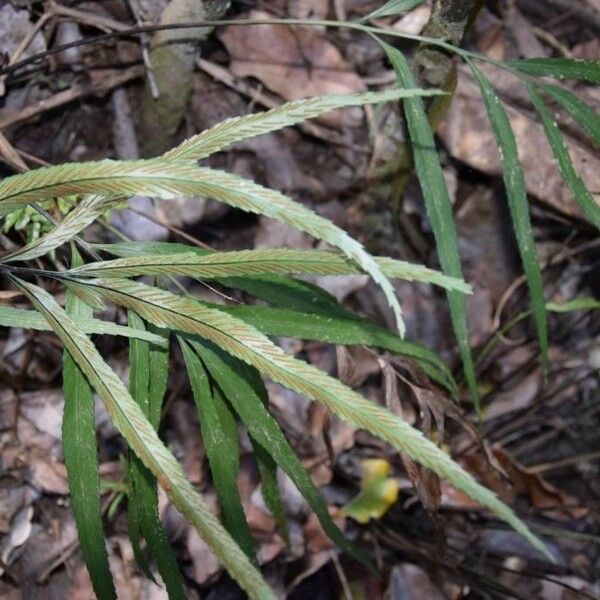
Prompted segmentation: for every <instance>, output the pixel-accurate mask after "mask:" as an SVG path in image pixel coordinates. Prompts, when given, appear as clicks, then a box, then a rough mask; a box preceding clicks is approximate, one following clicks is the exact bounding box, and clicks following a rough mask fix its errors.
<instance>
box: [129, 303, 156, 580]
mask: <svg viewBox="0 0 600 600" xmlns="http://www.w3.org/2000/svg"><path fill="white" fill-rule="evenodd" d="M127 320H128V323H129V326H130V327H131V328H132V329H140V330H143V329H145V328H144V322H143V321H142V319H140V317H138V316H137V315H136V314H135V313H134V312H133V311H131V310H130V311H128V313H127ZM148 358H149V348H148V344H147V343H146V342H142V341H140V340H131V342H130V343H129V393H130V394H131V397H132V398H133V399H134V400H135V401H136V402H137V403H138V405H139V406H140V408H141V409H142V412H143V413H144V415H146V416H148V378H149V373H150V371H149V364H148V363H149V360H148ZM143 469H144V465H143V463H142V462H141V461H140V460H139V459H138V458H137V457H136V455H135V454H134V453H133V452H130V453H129V472H128V480H129V497H128V498H129V502H128V511H127V519H128V523H127V525H128V527H127V530H128V533H129V539H130V540H131V547H132V549H133V555H134V557H135V561H136V563H137V565H138V567H139V568H140V569H141V570H142V571H143V572H144V574H145V575H146V577H148V578H149V579H152V580H154V577H153V575H152V571H151V570H150V565H149V564H148V560H147V558H146V555H145V554H144V551H143V550H142V547H141V542H142V536H143V533H142V521H143V520H144V518H147V516H146V515H147V512H148V511H149V512H150V513H153V512H154V497H153V495H152V493H151V491H150V494H149V496H150V497H149V498H148V491H149V489H148V487H151V483H150V482H148V483H149V484H150V486H146V485H145V483H146V478H145V476H144V475H145V474H144V473H143ZM146 500H149V501H150V502H149V506H147V505H146V504H145V502H146Z"/></svg>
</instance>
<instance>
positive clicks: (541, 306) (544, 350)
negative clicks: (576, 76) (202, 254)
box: [469, 61, 548, 371]
mask: <svg viewBox="0 0 600 600" xmlns="http://www.w3.org/2000/svg"><path fill="white" fill-rule="evenodd" d="M469 66H470V67H471V70H472V72H473V75H474V76H475V79H476V80H477V83H478V84H479V88H480V89H481V94H482V96H483V101H484V103H485V108H486V110H487V113H488V118H489V120H490V123H491V125H492V130H493V132H494V137H495V138H496V144H497V145H498V150H499V152H500V159H501V161H502V174H503V178H504V187H505V189H506V196H507V198H508V206H509V209H510V215H511V219H512V223H513V229H514V231H515V236H516V238H517V245H518V247H519V253H520V254H521V261H522V262H523V268H524V269H525V275H526V276H527V284H528V286H529V295H530V297H531V308H532V311H533V319H534V321H535V327H536V330H537V335H538V340H539V344H540V351H541V359H542V365H543V369H544V371H547V369H548V316H547V314H546V301H545V299H544V282H543V279H542V272H541V269H540V265H539V261H538V258H537V255H536V252H535V240H534V237H533V231H532V229H531V220H530V218H529V206H528V203H527V192H526V191H525V177H524V175H523V169H522V167H521V163H520V161H519V152H518V149H517V142H516V140H515V135H514V133H513V130H512V127H511V125H510V121H509V120H508V115H507V114H506V111H505V110H504V107H503V106H502V103H501V102H500V98H498V96H497V95H496V92H494V89H493V88H492V85H491V83H490V82H489V81H488V79H487V78H486V77H485V76H484V75H483V73H482V72H481V71H480V70H479V69H478V68H477V67H476V66H475V65H474V64H473V63H472V62H470V61H469Z"/></svg>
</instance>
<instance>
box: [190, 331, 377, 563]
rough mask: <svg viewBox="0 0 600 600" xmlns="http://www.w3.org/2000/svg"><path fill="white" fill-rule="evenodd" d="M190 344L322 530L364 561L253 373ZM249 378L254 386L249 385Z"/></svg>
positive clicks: (210, 348) (209, 348)
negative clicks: (333, 515) (332, 513)
mask: <svg viewBox="0 0 600 600" xmlns="http://www.w3.org/2000/svg"><path fill="white" fill-rule="evenodd" d="M191 343H192V345H193V347H194V349H195V350H196V352H197V353H198V356H200V358H202V360H203V361H204V363H205V364H206V366H207V368H208V369H209V371H210V373H211V375H212V376H213V378H214V379H215V381H216V382H217V383H218V385H219V386H220V387H221V389H222V390H223V393H224V394H225V396H226V397H227V399H228V400H229V402H230V403H231V405H232V406H233V408H234V410H235V411H236V412H237V413H238V415H239V417H240V419H241V420H242V422H243V423H244V425H245V426H246V427H247V429H248V433H249V434H250V435H251V436H252V438H253V439H254V440H255V441H256V442H257V444H259V445H260V446H261V447H262V448H263V449H264V450H265V451H266V452H267V453H268V454H269V455H270V456H271V457H272V458H273V460H275V461H276V462H277V464H278V465H279V466H280V467H281V469H283V470H284V471H285V472H286V473H287V474H288V476H289V477H290V479H291V480H292V481H293V482H294V484H295V485H296V487H297V488H298V490H299V491H300V493H301V494H302V496H304V498H305V499H306V501H307V502H308V504H309V506H310V507H311V508H312V509H313V510H314V512H315V514H316V515H317V517H318V519H319V522H320V523H321V526H322V527H323V530H324V531H325V533H327V535H328V536H329V537H330V538H331V539H332V540H333V541H334V542H335V543H336V544H337V545H338V546H339V547H340V548H342V549H343V550H345V551H346V552H348V554H350V555H351V556H354V558H356V559H357V560H360V561H361V562H363V563H366V564H368V562H369V561H368V560H367V559H366V557H365V556H364V555H363V553H362V552H361V551H360V550H359V549H357V548H356V547H355V546H354V545H353V544H351V543H350V542H349V540H348V539H347V538H346V537H345V536H344V534H343V533H342V532H341V531H340V529H339V528H338V527H337V525H336V524H335V523H334V522H333V519H332V518H331V516H330V515H329V510H328V509H327V503H326V502H325V499H324V498H323V496H322V495H321V493H320V492H319V490H318V488H317V487H316V486H315V485H314V483H313V482H312V479H311V478H310V475H309V474H308V473H307V471H306V470H305V469H304V467H303V466H302V463H301V462H300V459H299V458H298V457H297V456H296V454H295V453H294V451H293V449H292V447H291V446H290V444H289V442H288V441H287V439H286V438H285V435H284V434H283V432H282V431H281V428H280V427H279V425H278V424H277V421H275V419H274V418H273V417H272V416H271V414H270V413H269V411H268V410H267V408H266V406H265V403H264V401H263V399H262V398H261V396H260V395H259V394H258V393H257V392H256V389H255V387H256V372H255V371H254V370H253V369H251V368H250V367H249V366H248V365H247V364H245V363H243V362H242V361H240V360H237V359H235V358H233V357H232V356H230V355H228V354H227V353H225V352H223V351H222V350H220V349H219V348H218V347H216V346H215V345H214V344H211V343H210V342H207V341H202V342H198V341H192V342H191ZM252 380H254V383H255V385H252V383H251V381H252Z"/></svg>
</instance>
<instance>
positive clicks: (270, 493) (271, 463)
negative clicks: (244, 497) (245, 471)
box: [250, 436, 290, 545]
mask: <svg viewBox="0 0 600 600" xmlns="http://www.w3.org/2000/svg"><path fill="white" fill-rule="evenodd" d="M250 443H251V444H252V450H253V451H254V458H255V459H256V464H257V465H258V471H259V473H260V489H261V492H262V497H263V500H264V501H265V505H266V507H267V508H268V509H269V510H270V511H271V514H272V515H273V518H274V519H275V523H276V525H277V532H278V533H279V535H280V536H281V538H282V539H283V541H284V542H285V543H286V544H288V545H289V543H290V532H289V527H288V520H287V515H286V513H285V506H284V505H283V500H282V499H281V492H280V490H279V483H278V481H277V462H276V461H275V459H274V458H273V456H272V455H271V454H269V453H268V452H267V451H266V450H265V449H264V448H263V447H262V446H261V445H260V444H259V443H258V442H257V441H256V440H255V439H254V438H253V437H252V436H250Z"/></svg>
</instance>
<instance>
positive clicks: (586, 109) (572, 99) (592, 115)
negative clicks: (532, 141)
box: [536, 82, 600, 146]
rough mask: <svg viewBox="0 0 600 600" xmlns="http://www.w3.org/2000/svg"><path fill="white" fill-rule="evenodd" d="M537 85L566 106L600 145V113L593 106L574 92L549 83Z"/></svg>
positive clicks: (574, 118) (563, 106) (568, 111)
mask: <svg viewBox="0 0 600 600" xmlns="http://www.w3.org/2000/svg"><path fill="white" fill-rule="evenodd" d="M536 85H537V87H538V88H539V89H541V90H543V91H544V92H546V94H548V95H549V96H551V97H552V98H554V100H556V102H557V103H558V104H559V105H560V106H561V107H562V108H564V109H565V110H566V111H567V113H569V115H570V116H571V117H572V119H573V120H574V121H575V122H576V123H577V124H578V125H579V126H580V127H581V128H582V129H583V130H584V131H586V132H587V133H588V135H589V136H590V137H591V138H592V139H593V140H594V141H595V142H596V144H598V145H599V146H600V114H598V113H597V112H596V111H595V110H594V109H593V108H592V107H591V106H588V105H587V104H586V103H585V102H584V101H583V100H581V98H578V97H577V96H576V95H575V94H574V93H573V92H571V91H569V90H567V89H565V88H563V87H560V86H558V85H551V84H549V83H541V82H540V83H537V84H536Z"/></svg>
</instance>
